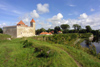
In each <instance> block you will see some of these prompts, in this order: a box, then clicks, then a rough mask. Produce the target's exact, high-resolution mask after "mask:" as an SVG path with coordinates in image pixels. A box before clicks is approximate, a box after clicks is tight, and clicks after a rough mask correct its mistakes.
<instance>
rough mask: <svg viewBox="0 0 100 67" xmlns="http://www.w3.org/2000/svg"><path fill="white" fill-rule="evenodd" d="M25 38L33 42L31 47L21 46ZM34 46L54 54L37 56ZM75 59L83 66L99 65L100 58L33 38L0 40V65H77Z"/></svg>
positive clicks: (51, 66) (9, 66)
mask: <svg viewBox="0 0 100 67" xmlns="http://www.w3.org/2000/svg"><path fill="white" fill-rule="evenodd" d="M26 39H27V40H29V41H30V42H33V47H32V48H23V45H22V43H21V42H22V41H23V40H26ZM35 47H38V48H39V47H47V48H49V49H50V50H52V51H53V52H54V55H53V56H51V57H48V58H44V57H37V55H38V54H39V53H40V52H39V53H38V52H35ZM70 55H71V56H70ZM75 60H76V61H78V62H79V63H80V64H81V65H82V66H83V67H100V60H98V59H97V58H95V57H93V56H91V55H88V54H87V53H85V52H83V51H81V50H78V49H75V48H73V47H70V46H66V45H61V44H50V43H48V42H44V41H38V40H34V39H33V38H20V39H13V40H11V41H8V40H3V41H2V42H0V67H32V66H33V67H77V64H76V63H75Z"/></svg>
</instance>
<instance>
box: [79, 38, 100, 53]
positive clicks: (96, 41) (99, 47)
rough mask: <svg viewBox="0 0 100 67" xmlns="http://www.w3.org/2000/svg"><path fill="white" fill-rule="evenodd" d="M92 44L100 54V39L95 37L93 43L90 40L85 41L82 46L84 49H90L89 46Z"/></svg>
mask: <svg viewBox="0 0 100 67" xmlns="http://www.w3.org/2000/svg"><path fill="white" fill-rule="evenodd" d="M92 44H93V45H95V47H96V52H97V53H99V52H100V37H94V39H93V41H92V42H90V41H89V40H85V41H83V42H82V43H81V44H80V45H81V46H82V47H88V48H89V45H92Z"/></svg>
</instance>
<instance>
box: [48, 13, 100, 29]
mask: <svg viewBox="0 0 100 67" xmlns="http://www.w3.org/2000/svg"><path fill="white" fill-rule="evenodd" d="M60 14H61V13H60ZM61 15H62V14H61ZM57 16H58V14H57V15H55V16H53V17H52V18H49V19H47V21H48V22H51V24H50V25H51V27H50V28H54V27H55V26H60V25H61V24H69V25H70V27H71V29H72V26H73V24H79V25H81V27H82V28H85V26H86V25H90V26H91V27H92V29H100V23H99V22H100V18H99V17H100V14H94V15H90V16H88V15H87V14H86V13H83V14H81V15H80V16H79V19H67V20H66V19H63V15H62V17H60V19H57ZM55 17H56V18H55Z"/></svg>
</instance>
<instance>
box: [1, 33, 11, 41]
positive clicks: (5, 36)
mask: <svg viewBox="0 0 100 67" xmlns="http://www.w3.org/2000/svg"><path fill="white" fill-rule="evenodd" d="M10 37H11V36H10V35H7V34H0V40H7V38H10Z"/></svg>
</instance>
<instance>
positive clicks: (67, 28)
mask: <svg viewBox="0 0 100 67" xmlns="http://www.w3.org/2000/svg"><path fill="white" fill-rule="evenodd" d="M73 28H74V29H70V26H69V25H68V24H62V25H60V26H56V27H54V29H50V28H49V29H47V30H46V29H44V28H41V29H37V30H36V34H37V35H38V34H40V33H41V32H51V31H54V34H57V33H58V31H62V32H63V34H66V33H93V34H94V35H100V34H99V33H100V32H99V30H92V28H91V27H90V26H89V25H87V26H85V29H83V28H82V27H81V26H80V25H79V24H73Z"/></svg>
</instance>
